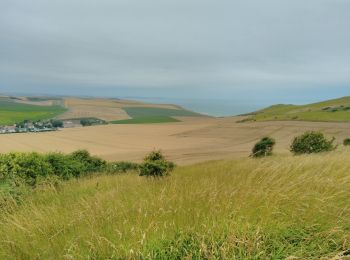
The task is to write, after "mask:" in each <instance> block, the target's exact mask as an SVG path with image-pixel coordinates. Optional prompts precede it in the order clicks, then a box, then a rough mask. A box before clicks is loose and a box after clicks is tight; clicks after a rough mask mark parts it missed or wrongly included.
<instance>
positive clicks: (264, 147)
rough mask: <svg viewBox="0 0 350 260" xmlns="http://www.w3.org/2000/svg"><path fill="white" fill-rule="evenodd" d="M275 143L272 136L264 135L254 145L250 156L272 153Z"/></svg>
mask: <svg viewBox="0 0 350 260" xmlns="http://www.w3.org/2000/svg"><path fill="white" fill-rule="evenodd" d="M275 144H276V141H275V140H274V139H273V138H270V137H264V138H262V139H261V140H260V141H259V142H257V143H256V144H255V145H254V147H253V150H252V154H251V156H253V157H263V156H269V155H272V150H273V147H274V146H275Z"/></svg>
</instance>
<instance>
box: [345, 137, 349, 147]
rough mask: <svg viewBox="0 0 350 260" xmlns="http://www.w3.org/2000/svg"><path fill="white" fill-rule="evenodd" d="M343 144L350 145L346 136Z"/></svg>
mask: <svg viewBox="0 0 350 260" xmlns="http://www.w3.org/2000/svg"><path fill="white" fill-rule="evenodd" d="M343 144H344V145H345V146H347V145H350V138H346V139H345V140H344V142H343Z"/></svg>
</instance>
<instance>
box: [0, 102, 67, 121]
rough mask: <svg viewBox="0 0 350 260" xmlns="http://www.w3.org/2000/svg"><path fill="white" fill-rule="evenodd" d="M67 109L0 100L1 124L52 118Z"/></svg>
mask: <svg viewBox="0 0 350 260" xmlns="http://www.w3.org/2000/svg"><path fill="white" fill-rule="evenodd" d="M65 111H66V109H65V108H63V107H61V106H35V105H28V104H21V103H16V102H12V101H7V100H0V125H12V124H15V123H18V122H21V121H23V120H31V121H35V120H41V119H50V118H53V117H55V116H57V115H59V114H61V113H63V112H65Z"/></svg>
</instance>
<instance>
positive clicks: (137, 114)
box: [112, 107, 202, 124]
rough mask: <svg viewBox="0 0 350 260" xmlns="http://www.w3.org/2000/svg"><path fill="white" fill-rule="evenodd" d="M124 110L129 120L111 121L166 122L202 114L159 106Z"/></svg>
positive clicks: (133, 122) (129, 122)
mask: <svg viewBox="0 0 350 260" xmlns="http://www.w3.org/2000/svg"><path fill="white" fill-rule="evenodd" d="M123 109H124V110H125V112H126V113H127V114H128V115H129V116H130V117H131V118H132V119H129V120H117V121H112V123H114V124H149V123H168V122H178V121H179V120H178V119H175V118H174V117H183V116H190V117H197V116H198V117H200V116H202V115H200V114H198V113H195V112H192V111H189V110H185V109H182V108H181V109H180V108H179V109H178V108H176V109H174V108H172V109H170V108H161V107H125V108H123Z"/></svg>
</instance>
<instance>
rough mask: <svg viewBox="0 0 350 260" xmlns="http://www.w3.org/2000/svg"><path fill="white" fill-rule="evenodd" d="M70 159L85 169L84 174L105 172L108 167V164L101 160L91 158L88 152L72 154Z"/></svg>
mask: <svg viewBox="0 0 350 260" xmlns="http://www.w3.org/2000/svg"><path fill="white" fill-rule="evenodd" d="M70 157H71V158H72V159H73V160H74V161H77V162H80V163H82V164H83V166H84V167H85V169H84V172H97V171H104V170H106V167H107V162H106V161H105V160H102V159H101V158H98V157H95V156H91V155H90V153H89V152H88V151H86V150H78V151H75V152H73V153H71V155H70Z"/></svg>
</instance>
